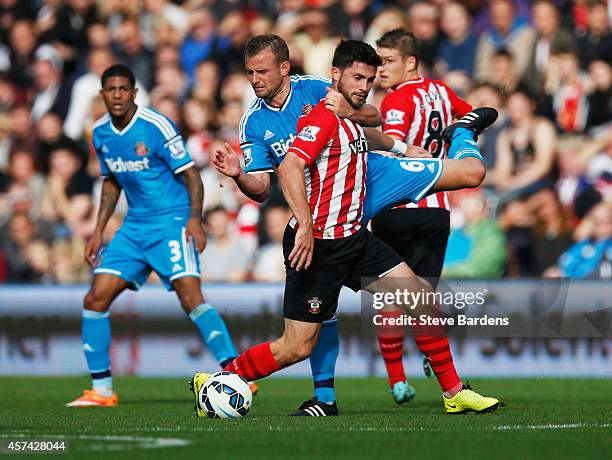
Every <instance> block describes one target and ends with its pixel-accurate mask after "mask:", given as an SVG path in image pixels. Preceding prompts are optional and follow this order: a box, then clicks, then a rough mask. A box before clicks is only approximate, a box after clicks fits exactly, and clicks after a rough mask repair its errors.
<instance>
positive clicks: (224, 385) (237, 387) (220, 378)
mask: <svg viewBox="0 0 612 460" xmlns="http://www.w3.org/2000/svg"><path fill="white" fill-rule="evenodd" d="M252 403H253V393H251V388H250V387H249V384H248V383H247V381H246V380H244V379H243V378H242V377H240V376H239V375H238V374H235V373H233V372H227V371H222V372H217V373H216V374H213V375H211V376H210V377H209V379H208V380H207V381H206V384H205V385H204V386H203V387H202V388H201V389H200V394H199V395H198V404H199V405H200V409H202V410H203V411H204V412H205V413H206V415H208V416H209V417H210V418H239V417H244V416H245V415H246V414H247V413H248V412H249V409H250V408H251V404H252Z"/></svg>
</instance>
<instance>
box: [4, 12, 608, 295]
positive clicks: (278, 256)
mask: <svg viewBox="0 0 612 460" xmlns="http://www.w3.org/2000/svg"><path fill="white" fill-rule="evenodd" d="M611 17H612V7H611V5H610V4H609V2H605V1H596V0H550V1H549V0H546V1H545V0H535V1H534V0H491V1H485V0H464V1H461V2H457V1H449V0H430V1H419V0H416V1H410V0H404V1H401V0H400V1H385V0H375V1H366V0H280V1H274V0H242V1H238V0H235V1H231V0H229V1H226V0H221V1H216V0H184V1H180V0H173V1H170V0H99V1H96V0H0V282H11V283H62V284H64V283H78V282H86V281H87V280H89V277H90V270H89V268H88V266H87V265H86V263H85V262H84V260H83V248H84V244H85V241H86V240H87V238H88V236H89V235H90V233H91V231H92V230H93V227H94V222H95V216H96V212H97V210H96V208H97V202H98V198H99V190H100V179H99V165H98V163H97V160H96V159H95V155H94V154H93V151H92V147H91V127H92V124H93V122H94V121H95V120H96V119H97V118H99V117H100V116H102V115H103V114H104V112H105V109H104V105H103V103H102V101H101V98H100V97H99V94H98V90H99V87H100V83H99V78H100V75H101V74H102V72H103V70H104V69H105V68H106V67H108V66H109V65H110V64H112V63H113V62H115V61H119V62H122V63H125V64H127V65H129V66H130V67H131V68H132V69H133V70H134V73H135V75H136V77H137V86H138V88H139V91H138V97H137V103H138V104H143V105H149V106H152V107H154V108H156V109H157V110H159V111H160V112H162V113H163V114H165V115H167V116H168V117H170V118H171V119H172V120H174V121H175V122H176V124H177V125H178V126H179V127H180V129H181V132H182V133H183V136H184V138H185V140H186V143H187V146H188V149H189V151H190V153H191V155H192V157H193V159H194V160H195V162H196V165H197V167H198V168H200V170H201V174H202V178H203V180H204V184H205V189H206V198H205V223H206V229H207V234H208V238H209V239H208V246H207V248H206V250H205V252H204V253H203V255H202V269H203V270H202V272H203V279H204V280H208V281H231V282H239V281H249V280H255V281H279V280H282V279H283V277H284V269H283V265H282V247H281V242H282V234H283V230H284V227H285V224H286V222H287V220H288V218H289V211H288V209H287V207H286V204H285V202H284V200H283V199H282V194H281V193H280V191H279V190H278V187H277V186H275V188H274V193H272V196H271V198H270V199H269V200H268V202H267V203H265V204H264V205H259V204H256V203H254V202H252V201H250V200H248V199H247V198H245V197H244V196H243V195H242V194H241V193H240V192H239V191H238V189H237V187H236V186H235V185H234V183H233V181H231V180H229V179H227V178H225V177H222V176H220V175H219V174H218V173H217V172H216V170H215V169H214V167H212V166H211V165H210V164H209V158H210V156H211V152H213V151H214V150H215V149H217V148H220V146H222V145H223V143H224V142H228V143H229V144H231V145H232V146H234V147H235V149H236V150H238V126H239V122H240V118H241V115H242V113H243V112H244V110H245V108H246V107H247V106H248V104H249V103H250V101H251V100H252V98H253V97H254V95H253V92H252V90H251V89H250V86H249V84H248V80H247V79H246V76H245V74H244V63H243V60H244V51H243V49H244V44H245V42H246V40H247V39H248V38H249V37H251V36H253V35H257V34H262V33H269V32H272V33H277V34H279V35H281V36H282V37H283V38H285V39H286V40H287V42H288V44H289V47H290V53H291V61H292V72H294V73H310V74H317V75H329V72H330V62H331V56H332V54H333V50H334V47H335V45H336V44H337V42H338V40H339V39H340V38H353V39H359V40H364V41H366V42H368V43H370V44H374V42H375V40H376V39H378V38H379V37H380V36H381V35H382V34H383V33H384V32H386V31H388V30H391V29H394V28H396V27H405V28H407V29H409V30H411V31H412V32H413V33H414V34H415V35H416V36H417V38H418V39H419V40H420V42H421V69H420V71H421V73H422V74H423V75H426V76H429V77H430V78H440V79H443V80H445V81H446V82H447V83H448V84H449V85H451V86H452V87H453V88H454V89H455V91H456V92H457V93H458V94H459V95H461V96H462V97H464V98H466V99H467V100H468V101H469V102H471V103H472V104H473V105H474V106H483V105H488V106H493V107H496V108H497V109H498V110H499V111H500V119H499V121H498V122H497V123H496V125H494V127H492V128H491V129H490V130H489V131H488V132H487V133H486V134H485V135H484V136H481V138H480V140H479V142H480V145H481V148H482V150H483V151H484V153H485V156H486V161H487V167H488V171H489V172H488V176H487V179H486V185H485V186H484V187H481V189H479V190H476V191H469V192H454V193H452V194H451V200H452V205H453V212H452V227H453V231H452V233H451V237H450V241H449V248H448V252H447V265H446V268H445V273H446V274H447V275H448V276H459V277H499V276H511V277H515V276H571V277H590V278H598V277H599V278H610V277H612V268H611V267H612V264H611V262H612V247H611V244H610V243H611V238H612V189H611V179H612V122H611V113H612V98H611V91H612V89H611V88H612V86H611V85H612V70H611V63H612V32H611V28H610V24H611ZM383 96H384V93H383V92H382V90H381V89H379V88H375V89H374V91H373V93H372V96H371V103H373V104H379V103H380V100H381V98H382V97H383ZM126 206H127V205H126V203H125V201H120V203H119V205H118V209H117V213H116V215H115V216H114V217H113V218H112V219H111V221H110V222H109V225H108V227H107V231H106V235H105V237H106V238H107V239H108V238H110V237H112V234H113V233H114V231H116V229H117V228H118V227H119V226H120V225H121V220H122V216H123V215H124V214H125V212H126Z"/></svg>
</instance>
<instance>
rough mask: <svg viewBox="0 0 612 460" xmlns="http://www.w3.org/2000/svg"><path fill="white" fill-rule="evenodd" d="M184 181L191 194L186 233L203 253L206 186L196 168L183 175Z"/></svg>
mask: <svg viewBox="0 0 612 460" xmlns="http://www.w3.org/2000/svg"><path fill="white" fill-rule="evenodd" d="M181 174H182V175H183V180H184V181H185V185H186V186H187V192H188V193H189V203H190V206H191V210H190V211H189V220H188V221H187V228H186V229H185V233H186V235H187V238H189V237H190V236H191V237H192V238H193V239H194V242H195V245H196V248H197V249H198V252H202V251H203V250H204V247H205V246H206V234H205V233H204V227H203V225H202V206H203V204H204V184H202V178H201V177H200V173H199V172H198V169H197V168H196V167H195V166H191V167H189V168H187V169H185V170H184V171H183V172H182V173H181Z"/></svg>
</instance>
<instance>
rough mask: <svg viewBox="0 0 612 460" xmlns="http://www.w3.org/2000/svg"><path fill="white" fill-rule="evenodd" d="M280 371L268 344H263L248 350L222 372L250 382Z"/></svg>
mask: <svg viewBox="0 0 612 460" xmlns="http://www.w3.org/2000/svg"><path fill="white" fill-rule="evenodd" d="M280 369H281V366H280V365H279V364H278V363H277V362H276V359H274V356H273V355H272V351H271V350H270V342H264V343H260V344H259V345H255V346H254V347H251V348H249V349H248V350H247V351H245V352H244V353H242V354H241V355H240V356H238V357H237V358H235V359H234V360H233V361H232V362H231V363H229V364H228V365H227V366H225V368H224V369H223V370H225V371H230V372H235V373H236V374H238V375H240V376H242V377H243V378H244V379H245V380H248V381H251V380H257V379H261V378H263V377H266V376H268V375H270V374H272V373H274V372H276V371H278V370H280Z"/></svg>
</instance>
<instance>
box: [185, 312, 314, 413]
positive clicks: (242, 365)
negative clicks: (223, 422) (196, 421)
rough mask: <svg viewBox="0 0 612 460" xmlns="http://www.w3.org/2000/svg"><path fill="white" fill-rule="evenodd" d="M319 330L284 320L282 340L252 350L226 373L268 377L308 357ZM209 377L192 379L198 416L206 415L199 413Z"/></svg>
mask: <svg viewBox="0 0 612 460" xmlns="http://www.w3.org/2000/svg"><path fill="white" fill-rule="evenodd" d="M320 329H321V324H320V323H306V322H304V321H296V320H291V319H287V318H285V331H284V332H283V335H282V336H281V337H279V338H278V339H276V340H274V341H273V342H264V343H260V344H259V345H255V346H254V347H251V348H249V349H248V350H247V351H245V352H244V353H242V354H240V355H239V356H238V357H236V358H235V359H234V360H232V362H231V363H229V364H228V365H227V366H225V368H224V369H223V370H225V371H229V372H235V373H236V374H238V375H240V376H241V377H242V378H244V379H245V380H247V381H251V380H258V379H261V378H264V377H267V376H268V375H270V374H273V373H274V372H277V371H279V370H281V369H283V368H285V367H288V366H290V365H292V364H295V363H297V362H299V361H303V360H305V359H306V358H308V357H309V356H310V354H311V353H312V350H313V349H314V347H315V345H316V343H317V338H318V336H319V330H320ZM207 378H208V376H207V374H205V373H203V372H196V373H195V374H194V377H193V379H192V382H193V385H192V391H193V393H194V396H195V402H196V414H197V415H198V416H199V417H202V416H204V413H203V412H202V411H198V410H197V407H198V392H199V388H201V387H202V385H203V384H204V382H205V381H206V379H207Z"/></svg>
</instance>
